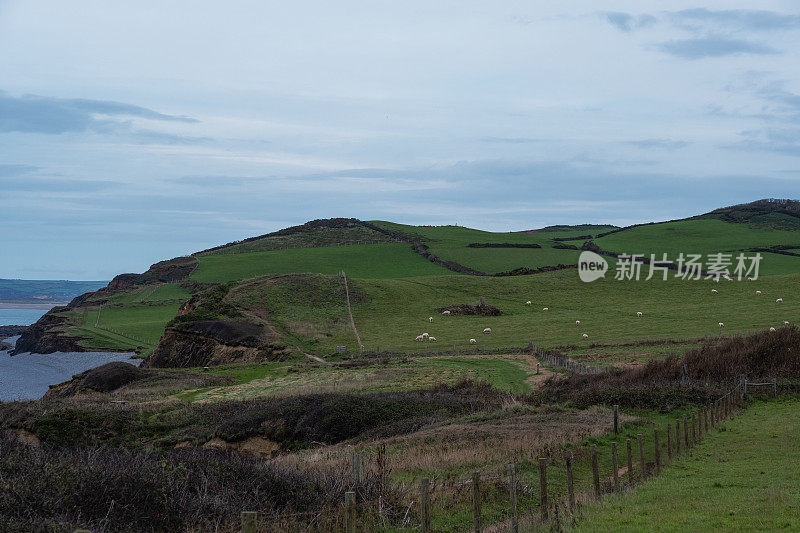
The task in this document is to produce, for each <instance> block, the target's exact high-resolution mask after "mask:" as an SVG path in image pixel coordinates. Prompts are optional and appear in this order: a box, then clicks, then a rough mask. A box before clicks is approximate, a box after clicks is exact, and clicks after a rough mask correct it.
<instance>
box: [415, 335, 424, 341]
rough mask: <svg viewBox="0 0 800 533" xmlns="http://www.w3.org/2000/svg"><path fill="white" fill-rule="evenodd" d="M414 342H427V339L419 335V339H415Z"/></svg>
mask: <svg viewBox="0 0 800 533" xmlns="http://www.w3.org/2000/svg"><path fill="white" fill-rule="evenodd" d="M414 340H415V341H424V340H425V337H423V336H422V335H417V338H416V339H414Z"/></svg>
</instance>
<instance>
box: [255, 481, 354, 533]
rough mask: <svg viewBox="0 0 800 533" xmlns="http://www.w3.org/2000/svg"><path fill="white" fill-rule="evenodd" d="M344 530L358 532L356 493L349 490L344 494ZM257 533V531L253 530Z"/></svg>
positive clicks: (351, 532)
mask: <svg viewBox="0 0 800 533" xmlns="http://www.w3.org/2000/svg"><path fill="white" fill-rule="evenodd" d="M344 506H345V513H344V530H345V531H346V532H347V533H355V530H356V512H355V511H356V493H355V492H353V491H352V490H349V491H347V492H345V493H344ZM253 533H255V530H253Z"/></svg>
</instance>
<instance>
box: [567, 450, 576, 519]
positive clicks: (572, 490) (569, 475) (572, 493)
mask: <svg viewBox="0 0 800 533" xmlns="http://www.w3.org/2000/svg"><path fill="white" fill-rule="evenodd" d="M566 462H567V496H568V497H569V509H570V511H571V510H572V509H574V508H575V487H574V486H573V484H572V452H569V453H568V454H567V461H566Z"/></svg>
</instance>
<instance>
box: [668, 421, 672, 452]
mask: <svg viewBox="0 0 800 533" xmlns="http://www.w3.org/2000/svg"><path fill="white" fill-rule="evenodd" d="M667 461H672V424H670V423H669V422H667Z"/></svg>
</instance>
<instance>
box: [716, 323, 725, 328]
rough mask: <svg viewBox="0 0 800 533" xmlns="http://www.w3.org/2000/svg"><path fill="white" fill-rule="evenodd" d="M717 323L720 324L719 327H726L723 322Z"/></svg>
mask: <svg viewBox="0 0 800 533" xmlns="http://www.w3.org/2000/svg"><path fill="white" fill-rule="evenodd" d="M717 325H718V326H719V327H721V328H724V327H725V324H723V323H722V322H720V323H719V324H717Z"/></svg>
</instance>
